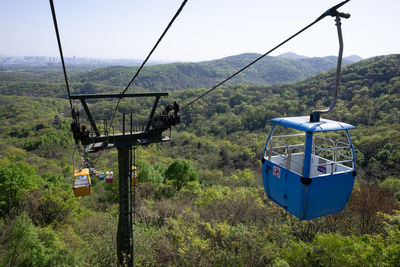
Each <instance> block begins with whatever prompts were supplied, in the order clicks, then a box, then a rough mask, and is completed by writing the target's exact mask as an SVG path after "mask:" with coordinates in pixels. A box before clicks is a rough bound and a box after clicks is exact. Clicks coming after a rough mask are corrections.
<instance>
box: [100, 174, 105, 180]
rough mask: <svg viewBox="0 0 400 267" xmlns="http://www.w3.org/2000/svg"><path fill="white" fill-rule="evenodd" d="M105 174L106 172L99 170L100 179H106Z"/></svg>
mask: <svg viewBox="0 0 400 267" xmlns="http://www.w3.org/2000/svg"><path fill="white" fill-rule="evenodd" d="M104 177H105V174H104V172H99V180H100V181H104Z"/></svg>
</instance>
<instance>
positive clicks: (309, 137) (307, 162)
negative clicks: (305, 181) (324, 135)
mask: <svg viewBox="0 0 400 267" xmlns="http://www.w3.org/2000/svg"><path fill="white" fill-rule="evenodd" d="M312 141H313V134H312V132H307V133H306V143H305V150H304V165H303V176H304V177H306V178H309V177H310V166H311V153H312Z"/></svg>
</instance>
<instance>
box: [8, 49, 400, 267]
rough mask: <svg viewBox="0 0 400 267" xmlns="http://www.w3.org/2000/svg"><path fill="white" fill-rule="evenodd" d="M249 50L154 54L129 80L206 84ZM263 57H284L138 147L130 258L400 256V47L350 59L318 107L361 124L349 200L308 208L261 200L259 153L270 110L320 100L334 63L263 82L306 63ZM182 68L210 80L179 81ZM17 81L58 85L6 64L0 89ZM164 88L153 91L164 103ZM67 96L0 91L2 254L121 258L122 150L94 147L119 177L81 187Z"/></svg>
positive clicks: (79, 260)
mask: <svg viewBox="0 0 400 267" xmlns="http://www.w3.org/2000/svg"><path fill="white" fill-rule="evenodd" d="M252 57H254V55H243V56H242V58H237V57H232V58H228V59H226V60H225V61H213V62H208V63H207V64H210V65H207V64H204V65H201V64H199V65H193V64H186V63H185V64H169V65H166V66H155V67H154V68H147V69H146V70H145V72H143V73H144V74H145V75H144V76H143V77H142V79H141V80H140V81H139V80H137V81H138V84H136V85H137V86H138V87H141V88H149V87H152V89H154V90H156V91H157V90H158V91H161V90H163V91H164V90H165V89H171V90H175V89H181V88H189V87H190V88H192V87H196V86H198V84H201V85H203V86H206V87H207V86H208V85H210V84H214V83H215V81H216V80H217V79H220V78H221V77H223V76H225V75H226V74H227V72H230V73H231V72H232V71H233V69H234V67H239V66H240V65H241V63H242V62H243V60H249V59H251V58H252ZM266 61H270V62H269V63H270V64H271V63H273V64H275V63H277V64H278V65H275V66H274V68H270V67H266V65H265V69H263V72H264V71H268V73H272V76H268V75H267V76H265V75H264V76H265V77H263V78H262V79H263V80H257V79H253V78H254V77H259V78H260V73H257V70H256V69H250V70H249V72H248V73H247V74H246V75H244V76H242V77H239V79H238V80H237V81H234V83H236V82H238V83H239V82H240V81H242V82H246V83H247V80H246V79H248V78H249V77H252V78H251V79H253V82H254V83H256V85H238V84H236V85H232V84H231V85H228V86H226V87H223V88H220V89H219V90H216V91H214V93H213V94H212V96H211V95H210V96H206V97H204V98H202V99H201V100H200V101H198V102H196V103H195V104H193V105H192V106H189V107H188V109H187V110H186V111H185V112H186V113H185V116H182V123H181V124H180V125H178V126H177V127H175V129H174V130H173V131H172V137H173V139H172V141H171V142H169V143H164V144H153V145H149V146H146V147H145V148H138V150H137V155H138V159H139V160H138V161H137V165H138V172H139V185H138V187H137V189H136V199H135V200H136V206H135V210H136V216H135V224H134V229H135V240H134V241H135V261H136V265H138V266H155V265H162V266H187V265H190V266H193V265H205V266H225V265H226V266H242V265H251V266H339V265H344V266H397V265H398V262H399V261H400V258H399V255H400V246H399V244H400V234H399V225H400V220H399V213H398V212H395V211H394V210H398V209H399V205H398V204H399V203H398V202H396V200H395V198H393V196H397V194H398V191H399V190H398V183H397V182H398V170H399V168H400V165H399V164H400V152H399V151H400V134H399V132H400V128H399V125H400V124H399V122H400V121H399V115H400V113H399V108H400V102H399V94H400V79H399V75H400V73H399V69H400V68H399V66H400V57H399V56H398V55H391V56H387V57H378V58H373V59H368V60H365V61H362V62H359V63H357V64H353V65H348V66H346V67H344V69H343V76H342V81H343V83H342V85H341V93H340V94H341V99H340V100H339V101H338V103H337V106H336V107H335V112H333V113H331V114H329V115H327V116H326V117H327V118H331V119H336V120H342V121H345V122H350V123H353V124H355V125H357V126H358V128H357V129H356V130H352V132H351V134H352V136H353V141H354V144H355V147H356V157H357V169H358V173H359V174H358V176H357V182H356V186H355V187H354V190H353V193H352V195H351V197H350V199H349V202H348V205H347V207H346V208H345V209H344V210H343V211H342V212H340V213H337V214H333V215H330V216H326V217H323V218H317V219H315V220H312V221H300V220H298V219H297V218H295V217H293V216H292V215H290V214H288V213H286V212H285V211H283V210H282V209H281V208H280V207H278V206H277V205H276V204H274V203H273V202H272V201H268V200H267V198H266V195H265V192H264V188H263V186H262V179H261V174H260V161H259V159H260V157H261V155H262V153H263V148H264V145H265V138H266V133H267V132H269V130H270V126H269V125H267V126H266V122H267V121H268V120H269V119H271V118H274V117H281V116H292V115H293V116H298V115H305V114H308V113H309V111H310V110H312V109H313V108H315V107H326V106H328V105H329V101H330V97H329V91H330V89H331V88H333V86H334V80H335V73H334V72H332V71H331V72H327V73H322V74H319V75H316V76H314V77H313V78H310V79H307V80H304V81H301V82H298V83H294V84H285V85H273V86H261V85H257V84H265V83H269V82H276V81H277V80H281V81H285V80H288V79H297V78H298V77H300V76H301V75H302V74H301V73H304V72H307V69H306V68H305V69H303V70H301V71H300V72H299V71H298V70H296V69H291V67H290V64H295V65H296V64H297V63H295V62H290V64H289V65H288V64H286V63H284V65H285V66H284V69H282V68H281V67H280V66H279V64H280V63H283V61H275V62H271V59H269V58H268V59H267V60H266ZM331 61H332V62H333V61H334V60H332V59H331ZM308 63H310V62H308ZM320 63H321V64H323V63H322V62H320ZM310 64H311V63H310ZM329 64H330V63H329ZM210 66H213V68H210ZM296 66H301V64H300V65H296ZM260 68H261V69H262V68H264V67H262V66H260ZM171 69H172V70H171ZM132 70H133V68H125V67H110V68H102V69H98V70H94V71H90V72H87V73H83V72H79V71H78V72H75V73H73V74H71V84H72V87H73V91H74V93H88V92H111V91H115V92H116V91H118V90H119V89H120V88H119V86H118V85H121V84H123V85H125V84H124V82H123V81H124V80H125V79H126V80H129V76H130V75H131V72H132ZM164 73H169V74H168V75H166V74H165V75H164ZM294 73H295V74H294ZM160 74H161V75H160ZM196 75H197V76H196ZM299 75H300V76H299ZM307 75H308V74H307ZM45 77H47V78H46V83H44V82H43V78H45ZM187 77H203V78H204V79H203V78H199V79H198V80H195V81H193V79H192V80H191V81H190V82H189V81H188V82H187V83H186V84H185V83H182V84H181V83H180V82H181V81H187V80H188V79H187ZM171 79H174V82H171V81H172V80H171ZM178 83H179V84H178ZM247 84H250V83H247ZM21 88H23V89H24V90H25V92H27V93H38V94H42V95H44V94H46V96H49V95H53V96H57V97H64V96H65V92H64V91H65V89H64V87H63V85H62V75H61V74H60V73H58V72H49V71H40V72H39V71H37V72H36V73H30V72H29V73H28V72H25V73H12V74H7V73H1V75H0V91H1V92H3V93H6V94H13V93H15V92H17V91H18V90H21ZM50 88H51V89H52V90H50ZM118 88H119V89H118ZM18 92H19V91H18ZM203 92H204V89H201V88H198V89H190V90H186V91H179V92H178V90H177V91H176V92H173V93H172V94H171V95H172V98H173V100H177V101H178V102H180V103H182V102H185V101H187V100H188V99H193V97H195V96H197V95H199V94H201V93H203ZM170 101H171V99H160V106H165V105H166V104H169V103H170ZM114 104H115V103H114V102H112V101H96V102H92V103H89V106H90V109H92V110H93V115H94V117H95V119H96V120H97V121H98V120H102V119H104V118H106V119H110V117H111V116H112V112H113V109H114V108H115V106H114ZM151 106H152V102H151V101H150V100H145V99H141V100H140V101H137V100H136V99H134V100H125V99H124V100H121V104H120V111H126V112H133V113H134V114H135V125H140V124H141V123H143V122H146V120H147V118H148V112H149V111H150V110H151ZM68 108H69V107H68V102H67V101H65V100H61V99H52V98H42V97H28V96H26V97H19V96H6V95H3V96H2V97H1V98H0V207H1V214H0V265H1V266H3V265H4V266H10V265H12V266H115V265H117V257H116V240H115V236H116V229H117V223H118V222H117V218H118V214H117V213H118V204H117V203H118V194H119V190H118V179H117V173H118V168H117V162H116V159H117V153H116V151H115V150H114V151H104V152H103V153H102V154H101V157H99V159H98V160H97V159H96V158H97V157H96V156H94V157H93V159H92V161H93V162H96V165H95V167H96V169H98V170H110V169H112V170H113V171H114V174H115V179H114V182H113V183H112V184H105V183H104V182H100V181H96V180H95V178H94V177H93V179H94V182H93V187H92V194H91V195H90V196H88V197H84V198H75V197H74V196H73V191H72V189H71V182H70V179H71V173H72V166H71V160H70V158H71V153H72V151H71V147H72V136H71V133H70V129H69V119H67V118H65V116H68V114H69V110H68ZM119 121H121V115H120V113H119V112H117V117H116V118H115V123H114V124H115V125H114V126H115V130H116V131H117V132H118V131H121V129H122V127H121V125H118V122H119ZM100 124H101V121H100ZM100 124H99V125H100ZM100 128H102V126H100ZM183 156H184V158H185V159H184V160H183V159H180V158H182V157H183ZM378 184H379V187H380V188H379V187H377V186H376V185H378Z"/></svg>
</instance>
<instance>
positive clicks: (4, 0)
mask: <svg viewBox="0 0 400 267" xmlns="http://www.w3.org/2000/svg"><path fill="white" fill-rule="evenodd" d="M182 1H183V0H113V1H111V0H54V5H55V9H56V14H57V20H58V27H59V31H60V35H61V42H62V46H63V52H64V56H66V57H72V56H76V57H87V58H103V59H111V58H114V59H122V58H123V59H144V58H145V57H146V56H147V55H148V53H149V52H150V50H151V48H152V47H153V45H154V44H155V43H156V41H157V40H158V38H159V37H160V35H161V33H162V32H163V30H164V29H165V27H166V26H167V24H168V23H169V21H170V20H171V18H172V17H173V15H174V14H175V12H176V10H177V9H178V8H179V6H180V5H181V3H182ZM340 2H341V1H340V0H246V1H244V0H189V1H188V2H187V4H186V6H185V7H184V9H183V11H182V12H181V14H180V16H179V17H178V18H177V19H176V21H175V23H174V24H173V25H172V27H171V28H170V30H169V31H168V33H167V35H166V36H165V37H164V39H163V41H162V42H161V44H160V45H159V47H158V48H157V50H156V51H155V52H154V54H153V56H152V57H151V60H159V61H204V60H212V59H217V58H223V57H226V56H231V55H237V54H241V53H260V54H264V53H265V52H266V51H268V50H270V49H271V48H273V47H274V46H276V45H277V44H278V43H280V42H281V41H283V40H285V39H286V38H288V37H289V36H291V35H292V34H294V33H295V32H297V31H298V30H300V29H302V28H303V27H305V26H306V25H308V24H309V23H311V22H312V21H314V20H315V19H316V18H317V17H319V16H320V15H321V14H322V13H323V12H325V11H326V10H327V9H329V8H330V7H331V6H334V5H336V4H338V3H340ZM0 10H1V15H0V25H1V26H0V55H8V56H55V57H58V56H59V54H58V46H57V41H56V37H55V31H54V26H53V21H52V17H51V11H50V5H49V2H48V1H46V0H0ZM339 11H341V12H346V13H350V14H351V17H350V19H342V31H343V37H344V56H349V55H353V54H356V55H359V56H361V57H362V58H369V57H373V56H377V55H387V54H393V53H400V34H399V32H400V1H399V0H379V1H378V0H351V1H350V2H349V3H347V4H346V5H344V6H343V7H341V8H340V9H339ZM289 51H290V52H295V53H297V54H300V55H305V56H309V57H322V56H330V55H337V53H338V40H337V32H336V26H335V21H334V18H332V17H326V18H325V19H323V20H322V21H321V22H319V23H318V24H316V25H315V26H313V27H312V28H310V29H309V30H307V31H306V32H304V33H303V34H301V35H300V36H298V37H296V38H294V39H293V40H292V41H290V42H289V43H288V44H286V45H284V46H282V47H281V48H279V49H277V50H276V51H275V52H274V53H272V54H271V55H273V56H276V55H279V54H282V53H286V52H289Z"/></svg>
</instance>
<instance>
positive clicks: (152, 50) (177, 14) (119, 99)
mask: <svg viewBox="0 0 400 267" xmlns="http://www.w3.org/2000/svg"><path fill="white" fill-rule="evenodd" d="M187 1H188V0H184V1H183V2H182V4H181V6H180V7H179V9H178V10H177V11H176V13H175V15H174V17H173V18H172V19H171V21H170V22H169V23H168V25H167V27H166V28H165V30H164V32H163V33H162V34H161V36H160V38H158V41H157V42H156V44H155V45H154V47H153V48H152V49H151V51H150V53H149V54H148V55H147V57H146V59H145V60H144V61H143V63H142V65H141V66H140V67H139V69H138V70H137V71H136V73H135V75H134V76H133V78H132V80H131V81H130V82H129V83H128V85H127V86H126V88H125V89H124V90H123V91H121V92H120V95H123V94H125V92H126V91H127V90H128V88H129V87H130V86H131V85H132V83H133V81H134V80H135V79H136V77H137V76H138V75H139V73H140V71H141V70H142V69H143V67H144V65H145V64H146V63H147V61H148V60H149V58H150V56H151V55H152V54H153V52H154V51H155V50H156V48H157V46H158V45H159V44H160V42H161V40H162V39H163V38H164V36H165V34H166V33H167V32H168V30H169V28H170V27H171V26H172V24H173V23H174V21H175V19H176V18H177V17H178V16H179V14H180V13H181V11H182V10H183V8H184V6H185V5H186V3H187ZM120 102H121V98H118V103H117V106H116V107H115V110H114V114H113V116H112V119H111V123H110V128H111V127H112V124H113V121H114V117H115V113H116V112H117V109H118V106H119V103H120Z"/></svg>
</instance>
